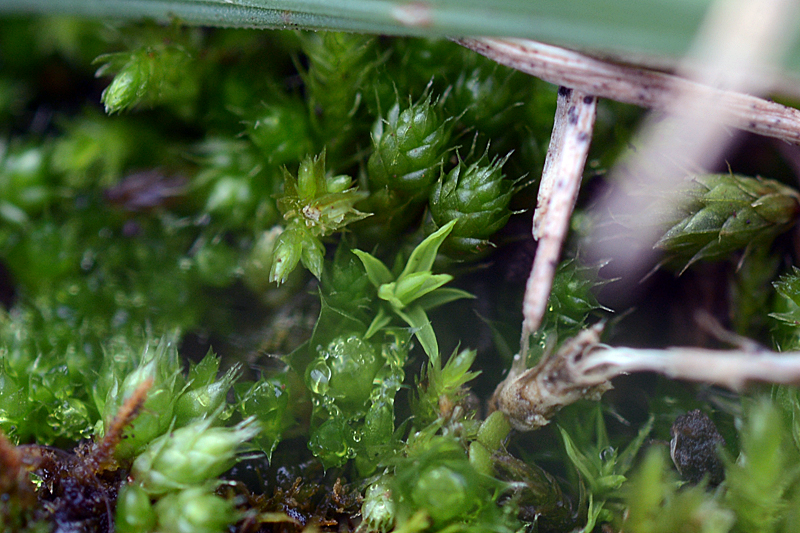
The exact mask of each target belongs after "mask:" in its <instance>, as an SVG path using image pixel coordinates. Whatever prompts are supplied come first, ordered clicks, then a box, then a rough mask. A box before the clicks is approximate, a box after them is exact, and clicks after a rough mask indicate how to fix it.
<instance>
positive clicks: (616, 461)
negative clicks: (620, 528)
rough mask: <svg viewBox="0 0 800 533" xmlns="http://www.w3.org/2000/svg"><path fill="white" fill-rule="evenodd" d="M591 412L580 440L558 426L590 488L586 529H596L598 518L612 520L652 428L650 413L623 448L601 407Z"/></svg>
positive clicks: (570, 457) (575, 466)
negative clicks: (608, 427) (617, 444)
mask: <svg viewBox="0 0 800 533" xmlns="http://www.w3.org/2000/svg"><path fill="white" fill-rule="evenodd" d="M590 413H591V414H590V416H589V417H588V418H589V420H587V422H588V423H587V428H584V431H582V432H581V433H583V435H581V440H580V441H579V442H576V441H575V440H573V438H572V437H571V436H570V434H569V432H568V431H567V430H566V429H564V428H563V427H559V428H558V429H559V432H560V433H561V439H562V441H563V443H564V448H565V451H566V454H567V457H568V458H569V460H570V462H571V463H572V466H573V467H574V468H575V470H576V471H577V473H578V476H579V481H580V483H581V484H582V485H585V487H586V489H587V490H588V492H589V497H590V500H589V501H590V505H589V507H590V509H589V511H588V513H587V516H588V522H587V524H586V526H585V527H584V531H585V532H587V533H588V532H590V531H592V530H593V529H594V527H595V525H596V523H598V521H610V520H612V519H613V516H614V514H613V513H612V512H611V510H612V509H614V510H617V511H618V510H619V508H620V503H619V502H620V498H621V493H620V488H621V487H622V486H623V484H624V483H625V482H626V481H627V479H628V478H627V474H628V471H629V470H630V468H631V466H632V465H633V460H634V458H635V457H636V454H637V453H638V452H639V449H640V448H641V447H642V444H644V442H645V439H647V437H648V436H649V435H650V432H651V431H652V428H653V418H652V417H651V418H650V419H649V420H648V421H647V423H645V424H644V425H643V426H642V427H641V429H639V432H638V434H637V435H636V437H635V438H634V439H633V440H631V441H630V442H629V443H628V444H627V446H626V447H625V449H624V450H622V451H620V450H618V449H617V448H615V447H613V446H611V444H610V442H609V438H608V432H607V430H606V424H605V421H604V419H603V413H602V408H601V407H600V406H594V407H592V408H591V411H590ZM589 427H590V428H592V430H589V431H588V432H587V431H586V429H588V428H589ZM575 432H576V433H578V431H575ZM587 433H588V434H587ZM591 434H593V436H594V442H589V439H588V437H589V436H590V435H591Z"/></svg>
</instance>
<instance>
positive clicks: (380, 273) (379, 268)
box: [353, 250, 394, 287]
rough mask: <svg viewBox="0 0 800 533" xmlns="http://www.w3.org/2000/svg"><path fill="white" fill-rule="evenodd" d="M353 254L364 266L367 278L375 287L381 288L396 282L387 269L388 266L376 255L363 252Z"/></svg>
mask: <svg viewBox="0 0 800 533" xmlns="http://www.w3.org/2000/svg"><path fill="white" fill-rule="evenodd" d="M353 253H354V254H356V256H357V257H358V258H359V259H360V260H361V262H362V263H363V264H364V269H365V270H366V271H367V277H368V278H369V280H370V281H371V282H372V284H373V285H374V286H375V287H380V286H381V285H383V284H384V283H391V282H392V281H394V276H392V273H391V272H389V269H388V268H386V265H384V264H383V263H381V261H380V260H379V259H378V258H377V257H375V256H374V255H371V254H368V253H367V252H362V251H361V250H353Z"/></svg>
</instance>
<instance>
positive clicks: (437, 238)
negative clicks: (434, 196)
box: [398, 220, 456, 279]
mask: <svg viewBox="0 0 800 533" xmlns="http://www.w3.org/2000/svg"><path fill="white" fill-rule="evenodd" d="M455 225H456V220H451V221H450V222H448V223H447V224H445V225H444V226H442V227H441V228H439V229H438V230H436V231H435V232H434V233H431V234H430V235H428V237H426V238H425V240H424V241H422V242H421V243H419V246H417V247H416V248H414V251H413V252H411V257H409V258H408V262H407V263H406V267H405V269H403V272H401V273H400V276H398V279H402V278H403V277H405V276H408V275H409V274H412V273H414V272H425V271H428V270H430V269H431V267H432V266H433V261H434V259H436V253H437V252H438V251H439V247H440V246H441V245H442V242H444V240H445V239H446V238H447V236H448V235H450V232H451V231H453V227H454V226H455Z"/></svg>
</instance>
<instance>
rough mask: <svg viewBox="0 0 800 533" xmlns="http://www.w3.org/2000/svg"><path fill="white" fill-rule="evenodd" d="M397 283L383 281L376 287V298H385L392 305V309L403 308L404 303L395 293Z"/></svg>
mask: <svg viewBox="0 0 800 533" xmlns="http://www.w3.org/2000/svg"><path fill="white" fill-rule="evenodd" d="M396 292H397V283H396V282H394V281H393V282H391V283H384V284H383V285H381V286H380V287H378V298H380V299H381V300H386V301H387V302H389V303H390V304H391V305H392V308H393V309H403V308H404V307H405V306H406V304H405V302H403V301H401V300H400V299H399V298H398V297H397V295H396V294H395V293H396Z"/></svg>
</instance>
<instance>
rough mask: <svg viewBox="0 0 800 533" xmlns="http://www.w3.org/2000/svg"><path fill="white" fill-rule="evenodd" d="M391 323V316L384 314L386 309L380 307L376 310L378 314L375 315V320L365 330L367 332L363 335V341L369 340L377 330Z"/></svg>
mask: <svg viewBox="0 0 800 533" xmlns="http://www.w3.org/2000/svg"><path fill="white" fill-rule="evenodd" d="M391 321H392V316H391V315H390V314H389V313H387V312H386V309H384V308H383V307H381V308H380V309H378V312H377V313H376V314H375V318H374V319H373V320H372V323H371V324H370V325H369V327H368V328H367V332H366V333H365V334H364V338H365V339H369V338H370V337H372V336H373V335H375V334H376V333H377V332H378V331H379V330H381V329H383V328H384V327H386V326H387V325H388V324H389V322H391Z"/></svg>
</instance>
